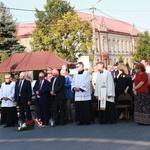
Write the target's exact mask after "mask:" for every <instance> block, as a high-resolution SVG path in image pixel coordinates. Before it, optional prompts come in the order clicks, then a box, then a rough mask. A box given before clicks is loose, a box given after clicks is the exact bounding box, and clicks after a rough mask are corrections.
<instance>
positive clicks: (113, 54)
mask: <svg viewBox="0 0 150 150" xmlns="http://www.w3.org/2000/svg"><path fill="white" fill-rule="evenodd" d="M78 16H79V17H81V18H82V19H83V20H87V21H88V22H91V23H92V24H93V28H94V30H93V35H94V38H93V40H94V46H93V48H92V50H91V52H92V54H93V55H94V63H96V62H98V61H103V62H104V63H105V66H107V65H108V64H111V65H113V64H114V63H116V62H118V61H119V58H120V56H122V57H123V59H124V63H125V64H126V63H128V64H129V65H130V66H131V67H132V64H133V63H132V62H133V59H132V53H133V52H134V51H135V45H136V40H137V37H138V34H139V33H140V32H139V31H138V30H137V29H136V28H135V26H134V24H129V23H127V22H123V21H118V20H113V19H110V18H106V17H103V16H94V19H93V21H94V22H92V19H91V18H92V16H91V14H87V13H82V12H78ZM35 27H36V25H35V23H29V24H22V25H19V26H18V34H17V35H18V37H19V39H20V43H21V44H22V45H24V46H26V51H31V45H30V41H31V40H32V39H31V37H30V35H31V34H32V31H33V30H34V28H35Z"/></svg>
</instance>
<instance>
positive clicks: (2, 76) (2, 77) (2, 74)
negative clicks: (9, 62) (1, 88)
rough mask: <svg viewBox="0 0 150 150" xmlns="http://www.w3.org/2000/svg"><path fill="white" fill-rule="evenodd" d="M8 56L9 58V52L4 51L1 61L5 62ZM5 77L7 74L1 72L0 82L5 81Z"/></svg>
mask: <svg viewBox="0 0 150 150" xmlns="http://www.w3.org/2000/svg"><path fill="white" fill-rule="evenodd" d="M7 58H8V54H7V52H6V51H4V52H3V53H2V56H1V62H4V61H5V60H6V59H7ZM4 77H5V74H4V73H1V74H0V84H1V83H3V82H4V81H5V80H4Z"/></svg>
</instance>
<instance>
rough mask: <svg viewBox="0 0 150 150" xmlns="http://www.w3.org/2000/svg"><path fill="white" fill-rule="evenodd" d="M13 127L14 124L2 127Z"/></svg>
mask: <svg viewBox="0 0 150 150" xmlns="http://www.w3.org/2000/svg"><path fill="white" fill-rule="evenodd" d="M14 126H15V125H14V124H6V125H5V126H4V128H7V127H14Z"/></svg>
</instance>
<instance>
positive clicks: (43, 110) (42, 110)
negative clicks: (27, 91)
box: [37, 100, 50, 125]
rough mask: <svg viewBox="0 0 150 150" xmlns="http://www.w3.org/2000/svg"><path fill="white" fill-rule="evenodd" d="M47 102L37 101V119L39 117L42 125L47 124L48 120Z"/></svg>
mask: <svg viewBox="0 0 150 150" xmlns="http://www.w3.org/2000/svg"><path fill="white" fill-rule="evenodd" d="M49 106H50V105H49V103H40V100H39V102H38V103H37V115H38V119H41V121H42V122H43V124H44V125H48V121H49V114H50V111H49V108H50V107H49Z"/></svg>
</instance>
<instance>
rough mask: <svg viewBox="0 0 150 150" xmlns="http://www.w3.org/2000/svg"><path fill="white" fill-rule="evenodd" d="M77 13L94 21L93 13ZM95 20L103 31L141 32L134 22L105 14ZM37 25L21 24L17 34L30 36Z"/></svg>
mask: <svg viewBox="0 0 150 150" xmlns="http://www.w3.org/2000/svg"><path fill="white" fill-rule="evenodd" d="M77 14H78V16H79V17H81V18H82V19H83V20H87V21H88V22H91V21H92V15H91V14H88V13H83V12H77ZM94 20H95V29H96V30H98V31H103V28H105V31H106V32H109V33H118V34H119V33H122V34H128V35H137V34H138V33H139V32H140V31H138V30H137V29H136V28H135V26H134V24H130V23H127V22H123V21H120V20H115V19H111V18H107V17H105V16H97V15H94ZM35 27H36V24H35V23H28V24H20V25H18V27H17V28H18V33H17V36H18V37H23V36H24V37H28V36H29V35H30V34H31V33H32V31H33V30H34V29H35Z"/></svg>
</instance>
